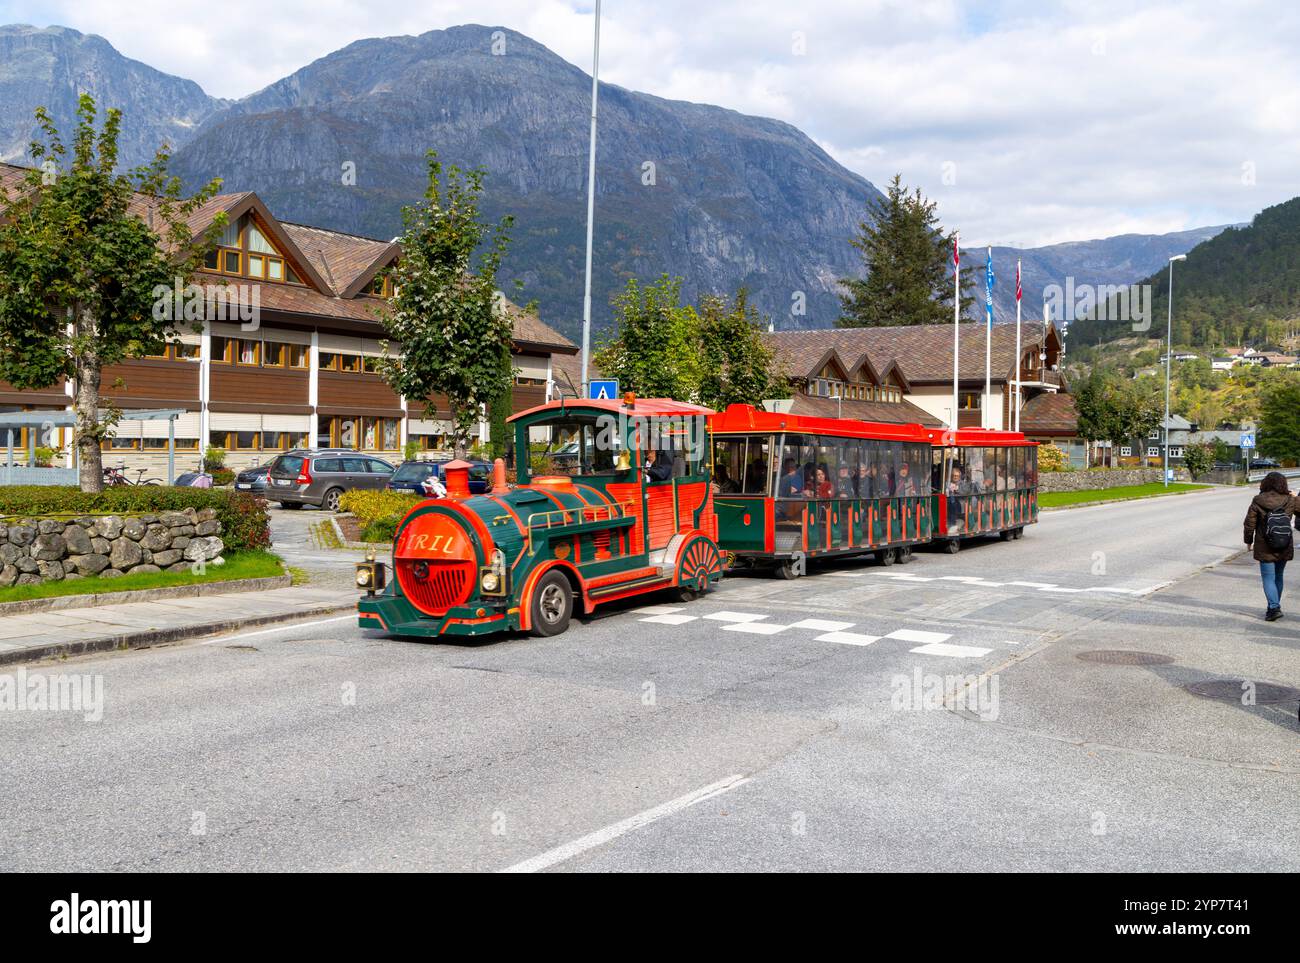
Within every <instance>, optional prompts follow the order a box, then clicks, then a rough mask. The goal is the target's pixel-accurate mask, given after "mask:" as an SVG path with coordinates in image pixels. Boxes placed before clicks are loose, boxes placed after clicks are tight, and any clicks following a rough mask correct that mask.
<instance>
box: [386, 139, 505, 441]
mask: <svg viewBox="0 0 1300 963" xmlns="http://www.w3.org/2000/svg"><path fill="white" fill-rule="evenodd" d="M427 163H428V175H429V183H428V187H427V188H426V189H425V193H424V199H423V200H421V201H419V202H417V203H415V204H412V205H410V206H408V207H404V208H403V209H402V225H403V230H402V237H401V244H402V257H401V260H400V261H398V263H397V266H396V267H395V268H394V270H393V285H394V293H393V298H392V301H391V302H390V303H389V305H388V306H387V308H388V309H387V310H381V311H379V312H377V317H378V319H379V322H380V324H382V325H383V328H384V331H385V333H386V334H387V335H388V337H389V338H391V339H392V340H393V341H396V342H397V343H398V344H400V345H401V354H400V356H388V357H386V358H385V359H384V363H383V365H382V366H381V369H380V371H381V373H382V374H383V376H384V379H385V381H387V382H388V384H389V386H390V387H392V389H393V390H394V391H396V392H397V393H399V394H402V395H405V396H406V397H407V398H410V399H419V400H422V401H423V403H424V405H425V417H434V416H435V414H436V413H437V405H436V403H435V401H434V400H433V399H434V397H435V396H442V397H444V398H445V399H446V404H447V408H448V411H447V414H448V416H449V417H450V420H451V423H452V431H453V435H454V438H455V444H454V447H455V453H456V457H458V458H464V457H465V456H466V454H467V453H468V450H469V438H470V435H471V434H472V432H473V430H474V427H475V425H476V423H477V422H478V420H479V414H480V410H481V408H482V407H483V406H485V405H489V404H491V402H492V401H493V400H494V399H495V398H498V397H499V396H500V394H501V392H502V391H508V390H509V380H508V379H509V375H508V372H509V371H510V343H511V335H512V333H513V325H512V324H511V321H510V317H509V315H508V314H507V313H506V312H505V311H504V310H503V309H502V307H501V305H500V303H499V300H498V297H497V286H496V285H497V282H496V275H497V269H498V268H499V267H500V265H501V259H502V258H503V257H504V256H505V253H506V248H507V247H508V246H509V243H510V236H509V230H510V227H511V225H512V224H513V223H514V219H513V218H511V217H509V216H507V217H503V218H502V219H501V221H500V222H499V223H497V224H496V225H492V224H489V223H487V222H485V221H481V220H480V219H479V199H480V197H481V195H482V193H483V179H484V177H485V173H484V171H482V170H480V169H474V170H469V171H462V170H461V169H460V168H459V167H456V166H454V165H453V166H451V167H448V168H447V172H446V178H445V182H444V177H443V168H442V164H441V163H439V161H438V154H437V152H436V151H432V150H431V151H429V153H428V156H427Z"/></svg>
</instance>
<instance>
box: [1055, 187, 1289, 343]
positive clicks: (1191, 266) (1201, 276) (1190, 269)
mask: <svg viewBox="0 0 1300 963" xmlns="http://www.w3.org/2000/svg"><path fill="white" fill-rule="evenodd" d="M1139 283H1140V284H1149V285H1151V288H1152V307H1153V310H1152V313H1153V314H1154V316H1155V317H1156V318H1157V319H1163V318H1165V317H1166V315H1167V312H1168V305H1169V299H1168V293H1169V271H1168V264H1167V261H1166V263H1164V264H1161V265H1159V266H1158V269H1157V270H1154V271H1153V272H1151V273H1150V274H1149V276H1147V277H1144V278H1143V279H1141V280H1140V281H1139ZM1298 320H1300V197H1296V198H1292V199H1291V200H1289V201H1286V202H1284V203H1282V204H1277V205H1274V206H1273V207H1268V208H1265V209H1264V210H1262V211H1260V212H1259V213H1258V214H1256V215H1255V217H1254V219H1253V220H1252V221H1251V222H1250V223H1249V224H1246V225H1239V226H1234V227H1229V228H1227V229H1225V230H1223V231H1222V232H1221V233H1219V234H1217V235H1216V236H1214V237H1212V238H1210V239H1208V240H1206V241H1203V242H1202V243H1200V244H1197V245H1196V246H1195V247H1193V248H1191V250H1190V251H1188V252H1187V260H1186V261H1183V262H1180V263H1179V264H1177V265H1176V266H1175V267H1174V311H1173V341H1174V344H1175V345H1183V346H1188V347H1217V346H1220V345H1243V344H1253V345H1256V346H1264V345H1277V344H1279V343H1281V342H1282V341H1283V340H1285V339H1289V338H1290V337H1292V336H1293V335H1294V334H1295V331H1296V328H1297V322H1298ZM1127 327H1128V326H1127V325H1125V324H1123V323H1122V322H1119V323H1116V322H1113V321H1100V320H1096V319H1093V318H1089V319H1085V320H1081V321H1078V322H1076V323H1075V324H1074V325H1073V326H1072V329H1071V337H1072V338H1077V339H1078V340H1079V341H1080V343H1083V344H1095V343H1097V342H1099V341H1111V340H1113V339H1115V338H1118V337H1123V336H1124V335H1125V334H1126V332H1127ZM1157 327H1159V325H1157Z"/></svg>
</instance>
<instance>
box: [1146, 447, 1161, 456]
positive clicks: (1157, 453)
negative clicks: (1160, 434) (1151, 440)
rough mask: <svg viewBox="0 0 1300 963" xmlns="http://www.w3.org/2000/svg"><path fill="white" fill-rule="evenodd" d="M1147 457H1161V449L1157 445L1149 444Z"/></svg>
mask: <svg viewBox="0 0 1300 963" xmlns="http://www.w3.org/2000/svg"><path fill="white" fill-rule="evenodd" d="M1147 457H1148V458H1159V457H1160V449H1159V448H1157V447H1156V446H1155V445H1148V446H1147Z"/></svg>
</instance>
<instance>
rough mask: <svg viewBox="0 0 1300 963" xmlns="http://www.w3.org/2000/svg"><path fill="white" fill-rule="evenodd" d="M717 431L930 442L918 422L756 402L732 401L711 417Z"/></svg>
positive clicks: (713, 426)
mask: <svg viewBox="0 0 1300 963" xmlns="http://www.w3.org/2000/svg"><path fill="white" fill-rule="evenodd" d="M709 428H710V429H711V430H712V431H713V433H714V434H733V433H748V432H755V431H772V432H777V431H787V432H799V433H802V434H810V435H838V436H840V437H843V438H879V439H882V440H884V441H914V442H923V443H929V433H928V432H927V430H926V429H925V428H924V427H922V426H921V425H918V424H897V423H893V422H884V421H859V420H856V419H850V418H818V417H815V416H812V415H792V414H789V413H782V412H776V411H766V410H764V409H762V408H755V407H754V406H753V405H731V406H729V407H728V408H727V410H726V411H723V412H720V413H718V414H715V415H713V416H712V417H711V418H710V419H709Z"/></svg>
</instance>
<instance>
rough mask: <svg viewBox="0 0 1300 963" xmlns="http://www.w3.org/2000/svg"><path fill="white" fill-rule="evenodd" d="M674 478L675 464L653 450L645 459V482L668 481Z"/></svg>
mask: <svg viewBox="0 0 1300 963" xmlns="http://www.w3.org/2000/svg"><path fill="white" fill-rule="evenodd" d="M672 477H673V463H672V460H671V459H669V458H665V457H664V456H663V454H662V453H660V452H658V451H655V450H654V449H653V448H651V449H650V450H649V451H648V452H646V457H645V480H646V481H648V482H662V481H668V479H670V478H672Z"/></svg>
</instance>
